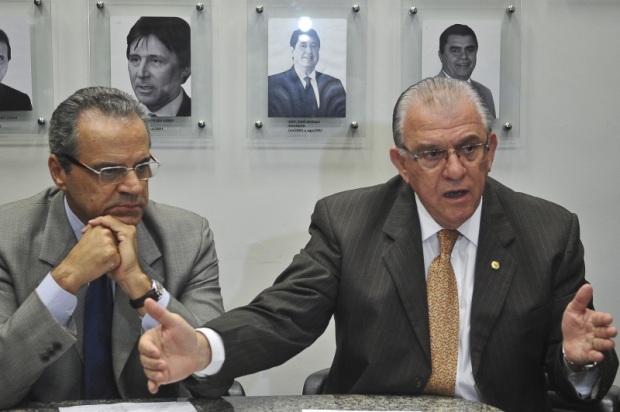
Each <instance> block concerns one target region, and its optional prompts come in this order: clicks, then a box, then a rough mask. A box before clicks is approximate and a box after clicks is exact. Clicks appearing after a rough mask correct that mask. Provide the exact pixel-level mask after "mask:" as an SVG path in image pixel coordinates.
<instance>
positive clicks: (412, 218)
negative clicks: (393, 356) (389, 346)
mask: <svg viewBox="0 0 620 412" xmlns="http://www.w3.org/2000/svg"><path fill="white" fill-rule="evenodd" d="M383 231H384V232H385V233H386V234H387V235H388V236H389V237H390V238H392V239H393V240H394V243H393V245H392V246H391V247H390V248H389V249H388V251H387V252H386V253H385V255H384V257H383V260H384V262H385V264H386V266H387V268H388V271H389V272H390V274H391V276H392V279H393V280H394V283H395V284H396V289H397V291H398V294H399V297H400V300H401V302H402V304H403V307H404V308H405V312H406V314H407V317H408V318H409V322H410V323H411V327H412V328H413V331H414V334H415V335H416V336H417V338H418V341H419V343H420V347H421V348H422V349H423V351H424V353H425V355H426V357H427V359H428V361H429V363H430V359H431V357H430V337H429V331H428V329H429V325H428V304H427V299H426V276H425V274H424V259H423V258H422V234H421V229H420V220H419V218H418V212H417V207H416V203H415V197H414V195H413V191H412V190H411V188H410V187H409V185H407V184H406V183H403V184H402V185H401V189H400V192H399V193H398V197H397V200H396V202H395V203H394V206H393V207H392V210H391V212H390V214H389V216H388V218H387V220H386V223H385V225H384V227H383Z"/></svg>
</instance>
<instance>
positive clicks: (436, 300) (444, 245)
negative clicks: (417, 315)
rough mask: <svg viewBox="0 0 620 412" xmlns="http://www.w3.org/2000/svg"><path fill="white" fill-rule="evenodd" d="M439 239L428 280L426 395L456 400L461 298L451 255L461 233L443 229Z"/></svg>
mask: <svg viewBox="0 0 620 412" xmlns="http://www.w3.org/2000/svg"><path fill="white" fill-rule="evenodd" d="M437 235H438V237H439V255H438V256H437V257H436V258H435V259H434V260H433V261H432V262H431V266H430V267H429V269H428V277H427V279H426V294H427V296H428V323H429V327H430V336H431V368H432V370H431V376H430V378H429V380H428V382H427V384H426V387H425V388H424V392H425V393H430V394H434V395H443V396H454V388H455V385H456V369H457V362H458V351H459V296H458V290H457V287H456V277H455V276H454V269H453V268H452V262H451V255H452V249H453V248H454V244H455V243H456V240H457V239H458V237H459V232H458V231H456V230H446V229H443V230H441V231H439V233H438V234H437Z"/></svg>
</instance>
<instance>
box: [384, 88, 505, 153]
mask: <svg viewBox="0 0 620 412" xmlns="http://www.w3.org/2000/svg"><path fill="white" fill-rule="evenodd" d="M467 101H468V102H472V103H474V105H475V106H476V109H477V111H478V113H479V114H480V119H481V120H482V123H483V124H484V128H485V129H486V131H487V133H490V132H491V124H492V123H493V120H492V118H491V115H490V114H489V111H488V110H487V109H486V108H485V106H484V104H483V103H482V100H481V99H480V96H479V95H478V93H477V92H476V91H475V90H474V89H473V88H472V87H471V85H470V84H469V83H467V82H464V81H462V80H455V79H450V78H445V77H429V78H427V79H423V80H420V81H419V82H418V83H416V84H414V85H412V86H409V88H407V90H405V91H404V92H403V93H402V94H401V95H400V97H399V98H398V100H397V101H396V106H394V114H393V116H392V134H393V136H394V144H396V146H402V144H403V142H404V136H403V127H404V123H405V118H406V117H407V113H408V112H409V110H411V107H412V106H413V105H414V104H421V105H423V106H425V107H429V108H432V107H454V106H455V105H457V104H459V103H462V102H467Z"/></svg>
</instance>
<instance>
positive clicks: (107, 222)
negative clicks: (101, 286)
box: [52, 216, 151, 299]
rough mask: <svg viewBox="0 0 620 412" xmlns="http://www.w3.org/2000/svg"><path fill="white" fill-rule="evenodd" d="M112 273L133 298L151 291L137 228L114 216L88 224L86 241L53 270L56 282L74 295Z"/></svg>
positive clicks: (81, 240) (85, 228)
mask: <svg viewBox="0 0 620 412" xmlns="http://www.w3.org/2000/svg"><path fill="white" fill-rule="evenodd" d="M106 273H107V274H108V276H110V278H112V279H113V280H114V281H115V282H116V283H117V284H118V285H119V286H120V287H121V288H122V289H123V290H124V291H125V293H127V295H129V297H130V298H131V299H135V298H137V297H139V296H142V295H144V294H145V293H146V292H148V290H149V289H150V288H151V285H150V280H149V278H148V277H147V276H146V275H145V274H144V273H143V272H142V269H141V268H140V265H139V261H138V240H137V231H136V227H135V226H133V225H127V224H125V223H123V222H121V221H119V220H118V219H116V218H114V217H113V216H100V217H97V218H95V219H91V220H90V221H88V224H87V225H86V226H85V227H84V228H83V229H82V238H81V239H80V241H79V242H78V243H77V245H75V247H74V248H73V249H71V251H70V252H69V254H68V255H67V256H66V257H65V259H64V260H63V261H62V262H61V263H60V264H59V265H58V266H57V267H56V268H54V270H53V271H52V276H53V277H54V279H55V280H56V282H57V283H58V284H59V285H60V286H61V287H62V288H63V289H65V290H67V291H69V292H70V293H73V294H76V293H77V291H78V290H79V289H80V288H81V287H82V286H84V285H86V284H88V283H89V282H91V281H93V280H95V279H97V278H99V277H100V276H102V275H105V274H106Z"/></svg>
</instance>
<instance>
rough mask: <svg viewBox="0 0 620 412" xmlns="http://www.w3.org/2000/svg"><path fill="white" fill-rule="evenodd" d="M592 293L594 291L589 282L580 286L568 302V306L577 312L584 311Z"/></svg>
mask: <svg viewBox="0 0 620 412" xmlns="http://www.w3.org/2000/svg"><path fill="white" fill-rule="evenodd" d="M593 293H594V291H593V290H592V285H590V284H589V283H586V284H585V285H583V286H581V287H580V288H579V290H578V291H577V293H576V294H575V297H574V298H573V300H572V301H571V303H570V304H569V306H570V308H571V309H572V310H575V311H578V312H584V311H585V310H586V309H587V308H588V304H589V303H590V301H591V300H592V295H593Z"/></svg>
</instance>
